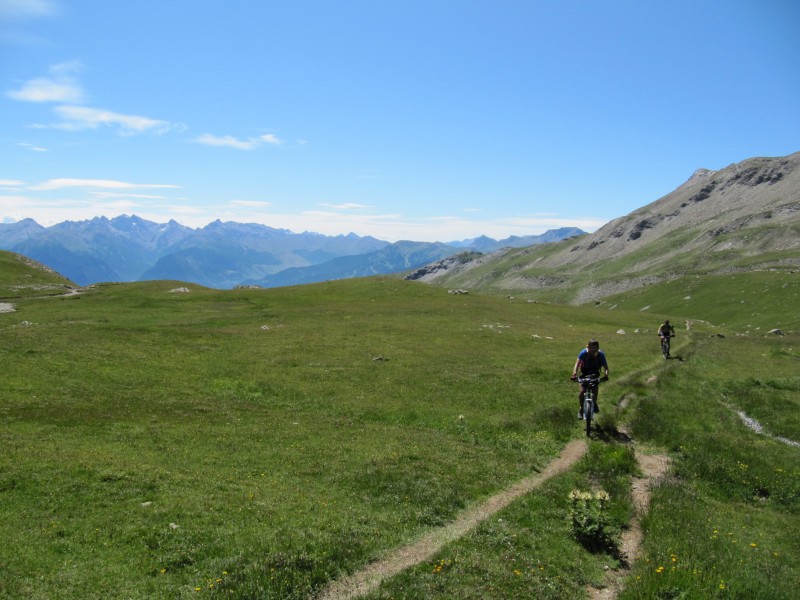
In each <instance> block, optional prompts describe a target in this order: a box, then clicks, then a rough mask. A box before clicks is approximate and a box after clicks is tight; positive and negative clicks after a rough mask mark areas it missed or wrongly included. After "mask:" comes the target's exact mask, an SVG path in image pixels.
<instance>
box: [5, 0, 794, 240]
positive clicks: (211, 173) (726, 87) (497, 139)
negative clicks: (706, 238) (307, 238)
mask: <svg viewBox="0 0 800 600" xmlns="http://www.w3.org/2000/svg"><path fill="white" fill-rule="evenodd" d="M798 32H800V2H797V1H796V0H752V1H749V0H705V1H704V0H692V1H683V0H673V1H672V2H647V1H639V0H624V1H623V0H607V1H600V0H560V1H558V2H556V1H551V0H528V1H516V0H487V1H472V0H457V1H456V0H424V1H418V0H403V1H396V2H395V1H389V0H387V1H380V2H376V1H375V0H370V1H361V0H353V1H351V0H339V1H337V2H330V1H307V0H293V1H292V2H273V1H268V0H232V1H229V2H221V1H212V0H191V1H190V0H158V1H154V0H136V2H112V1H109V0H0V218H2V219H3V220H5V221H7V222H8V221H11V220H13V219H21V218H25V217H31V218H34V219H36V221H38V222H39V223H41V224H42V225H52V224H54V223H58V222H61V221H64V220H83V219H89V218H92V217H95V216H107V217H109V218H110V217H114V216H117V215H120V214H137V215H139V216H141V217H143V218H146V219H149V220H153V221H157V222H166V221H168V220H170V219H175V220H176V221H178V222H179V223H183V224H184V225H188V226H191V227H202V226H204V225H206V224H207V223H209V222H211V221H214V220H216V219H222V220H223V221H239V222H255V223H263V224H265V225H269V226H271V227H277V228H285V229H290V230H292V231H295V232H302V231H316V232H319V233H324V234H328V235H336V234H347V233H349V232H354V233H356V234H358V235H373V236H375V237H378V238H381V239H385V240H388V241H396V240H399V239H412V240H419V241H452V240H460V239H466V238H471V237H476V236H478V235H481V234H485V235H489V236H490V237H494V238H498V239H499V238H504V237H507V236H509V235H526V234H537V233H541V232H543V231H545V230H547V229H552V228H555V227H562V226H577V227H581V228H583V229H585V230H587V231H593V230H594V229H596V228H597V227H599V226H600V225H602V224H603V223H605V222H607V221H609V220H611V219H613V218H616V217H619V216H622V215H625V214H627V213H629V212H631V211H632V210H634V209H636V208H638V207H640V206H643V205H645V204H648V203H650V202H652V201H654V200H657V199H658V198H660V197H661V196H663V195H665V194H667V193H669V192H670V191H672V190H673V189H675V188H676V187H678V186H679V185H680V184H682V183H683V182H684V181H686V180H687V179H688V178H689V177H690V176H691V174H692V173H693V172H694V171H695V170H696V169H698V168H709V169H719V168H723V167H725V166H727V165H729V164H731V163H734V162H738V161H740V160H744V159H746V158H750V157H754V156H783V155H787V154H791V153H793V152H797V151H800V33H798Z"/></svg>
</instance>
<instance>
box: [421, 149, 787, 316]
mask: <svg viewBox="0 0 800 600" xmlns="http://www.w3.org/2000/svg"><path fill="white" fill-rule="evenodd" d="M798 266H800V152H798V153H795V154H792V155H790V156H786V157H779V158H753V159H749V160H745V161H742V162H740V163H736V164H733V165H730V166H729V167H726V168H724V169H721V170H719V171H710V170H707V169H699V170H698V171H696V172H695V173H694V174H693V175H692V176H691V177H690V178H689V180H688V181H686V183H684V184H683V185H681V186H680V187H678V188H677V189H676V190H675V191H673V192H671V193H670V194H667V195H666V196H664V197H663V198H660V199H659V200H656V201H655V202H652V203H650V204H648V205H646V206H644V207H642V208H640V209H638V210H636V211H634V212H632V213H630V214H628V215H626V216H624V217H620V218H618V219H615V220H613V221H611V222H609V223H607V224H606V225H605V226H603V227H602V228H600V229H598V230H597V231H596V232H594V233H592V234H587V235H584V236H581V237H579V238H576V239H573V240H568V241H565V242H560V243H557V244H548V245H546V246H538V247H533V248H525V249H515V250H508V251H501V252H495V253H493V254H488V255H480V256H477V257H471V258H469V259H465V260H453V261H451V262H450V264H449V265H444V264H443V263H437V264H435V265H429V266H428V267H426V268H424V269H421V270H420V271H419V272H418V273H416V274H413V275H411V276H410V277H411V278H415V279H420V280H422V281H427V282H431V283H433V282H436V283H439V284H441V285H447V286H454V287H455V286H457V287H462V288H470V287H472V288H481V289H487V290H495V291H503V290H542V291H549V292H550V293H553V296H554V297H558V298H559V299H561V300H569V301H572V302H585V301H589V300H593V299H597V298H601V297H604V296H606V295H609V294H612V293H616V292H619V291H622V290H624V289H630V288H632V287H636V286H640V285H644V284H647V283H653V282H656V281H663V280H665V279H670V278H675V277H678V276H681V275H683V274H687V273H719V272H725V271H735V270H754V269H765V268H796V267H798ZM558 290H560V292H558Z"/></svg>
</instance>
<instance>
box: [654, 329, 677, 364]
mask: <svg viewBox="0 0 800 600" xmlns="http://www.w3.org/2000/svg"><path fill="white" fill-rule="evenodd" d="M658 337H659V339H660V341H661V351H662V352H663V353H664V358H669V340H670V338H673V337H675V328H674V327H673V326H672V325H670V324H669V319H667V320H666V321H664V322H663V323H662V324H661V327H659V328H658Z"/></svg>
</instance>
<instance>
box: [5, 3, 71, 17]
mask: <svg viewBox="0 0 800 600" xmlns="http://www.w3.org/2000/svg"><path fill="white" fill-rule="evenodd" d="M57 11H58V6H57V5H56V3H55V2H52V1H51V0H0V21H17V20H23V19H33V18H38V17H49V16H51V15H54V14H55V13H56V12H57Z"/></svg>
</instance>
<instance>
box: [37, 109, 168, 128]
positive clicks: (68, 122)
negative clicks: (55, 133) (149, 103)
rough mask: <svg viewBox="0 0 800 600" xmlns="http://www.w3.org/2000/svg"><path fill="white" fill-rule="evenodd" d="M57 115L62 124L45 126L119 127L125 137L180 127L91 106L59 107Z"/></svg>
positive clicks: (56, 110)
mask: <svg viewBox="0 0 800 600" xmlns="http://www.w3.org/2000/svg"><path fill="white" fill-rule="evenodd" d="M55 112H56V114H57V115H58V116H59V117H61V119H62V122H61V123H56V124H54V125H50V126H45V127H51V128H54V129H64V130H66V131H80V130H83V129H97V128H99V127H119V129H120V133H122V134H123V135H133V134H136V133H144V132H148V131H152V132H155V133H159V134H161V133H166V132H167V131H169V130H170V129H173V128H176V127H180V126H178V125H175V124H173V123H170V122H169V121H160V120H158V119H151V118H149V117H143V116H139V115H123V114H121V113H117V112H114V111H111V110H105V109H102V108H91V107H89V106H57V107H56V108H55Z"/></svg>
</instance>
